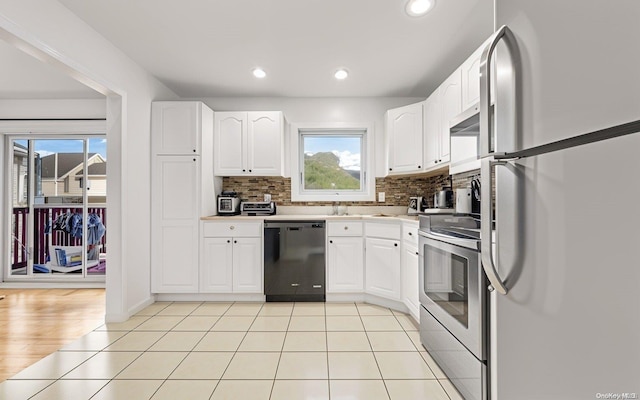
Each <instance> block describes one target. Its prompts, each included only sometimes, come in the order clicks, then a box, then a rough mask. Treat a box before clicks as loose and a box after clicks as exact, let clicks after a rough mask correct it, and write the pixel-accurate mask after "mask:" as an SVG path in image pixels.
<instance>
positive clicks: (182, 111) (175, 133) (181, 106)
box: [151, 101, 202, 155]
mask: <svg viewBox="0 0 640 400" xmlns="http://www.w3.org/2000/svg"><path fill="white" fill-rule="evenodd" d="M151 107H152V113H151V115H152V126H153V135H154V138H153V141H152V146H153V147H152V154H155V155H200V153H201V147H200V146H201V129H202V126H201V114H202V103H201V102H199V101H162V102H155V103H152V106H151Z"/></svg>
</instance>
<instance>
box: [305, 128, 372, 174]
mask: <svg viewBox="0 0 640 400" xmlns="http://www.w3.org/2000/svg"><path fill="white" fill-rule="evenodd" d="M304 152H305V154H315V153H320V152H332V153H333V154H335V155H336V156H338V158H340V167H342V168H344V169H347V170H353V171H359V170H360V138H359V137H353V136H350V137H345V136H329V135H327V136H324V137H318V136H305V138H304Z"/></svg>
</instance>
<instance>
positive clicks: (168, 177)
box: [151, 156, 200, 293]
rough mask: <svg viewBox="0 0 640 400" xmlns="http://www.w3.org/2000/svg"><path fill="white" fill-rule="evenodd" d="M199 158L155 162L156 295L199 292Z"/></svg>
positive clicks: (153, 233)
mask: <svg viewBox="0 0 640 400" xmlns="http://www.w3.org/2000/svg"><path fill="white" fill-rule="evenodd" d="M199 171H200V159H199V157H197V156H157V157H155V158H154V171H153V180H152V184H153V189H152V197H153V201H152V202H151V218H152V229H151V244H152V249H153V251H152V252H151V268H152V270H151V273H152V286H153V287H152V289H153V292H155V293H185V292H189V293H196V292H197V291H198V254H199V252H198V248H199V246H198V243H199V237H198V218H199V217H200V215H199V212H198V199H199V184H198V182H199V181H200V172H199Z"/></svg>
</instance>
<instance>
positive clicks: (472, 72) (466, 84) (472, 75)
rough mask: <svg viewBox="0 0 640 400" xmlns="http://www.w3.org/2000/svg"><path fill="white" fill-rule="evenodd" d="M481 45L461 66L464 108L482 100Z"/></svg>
mask: <svg viewBox="0 0 640 400" xmlns="http://www.w3.org/2000/svg"><path fill="white" fill-rule="evenodd" d="M482 49H483V47H480V48H479V49H478V50H476V51H475V52H474V53H473V54H472V55H471V57H469V58H468V59H467V61H465V62H464V63H463V64H462V66H461V67H460V72H461V74H462V109H463V110H466V109H467V108H470V107H472V106H473V105H474V104H476V103H478V102H479V101H480V56H482Z"/></svg>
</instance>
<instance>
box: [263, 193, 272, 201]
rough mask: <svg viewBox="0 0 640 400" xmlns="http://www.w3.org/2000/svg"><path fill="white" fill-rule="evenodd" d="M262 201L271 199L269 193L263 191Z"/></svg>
mask: <svg viewBox="0 0 640 400" xmlns="http://www.w3.org/2000/svg"><path fill="white" fill-rule="evenodd" d="M264 201H271V195H270V194H268V193H265V195H264Z"/></svg>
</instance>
